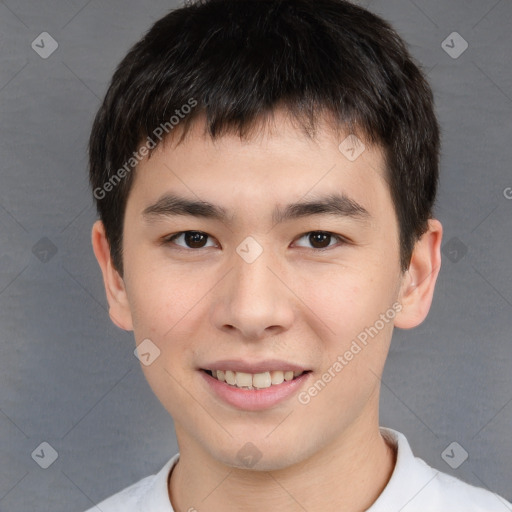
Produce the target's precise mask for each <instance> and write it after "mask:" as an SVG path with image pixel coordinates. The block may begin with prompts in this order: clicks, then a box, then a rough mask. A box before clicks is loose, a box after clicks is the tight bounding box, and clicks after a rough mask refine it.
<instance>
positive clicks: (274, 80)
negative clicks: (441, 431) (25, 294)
mask: <svg viewBox="0 0 512 512" xmlns="http://www.w3.org/2000/svg"><path fill="white" fill-rule="evenodd" d="M438 154H439V129H438V124H437V120H436V117H435V114H434V107H433V99H432V93H431V90H430V88H429V86H428V84H427V82H426V80H425V78H424V76H423V75H422V73H421V71H420V70H419V69H418V67H417V66H416V65H415V64H414V62H413V61H412V59H411V57H410V56H409V54H408V52H407V50H406V48H405V46H404V43H403V42H402V41H401V39H400V38H399V37H398V35H397V34H396V33H395V32H394V31H393V30H392V28H391V27H390V26H389V25H388V24H387V23H386V22H384V21H383V20H381V19H380V18H378V17H376V16H375V15H373V14H371V13H369V12H367V11H366V10H364V9H362V8H360V7H357V6H355V5H353V4H350V3H348V2H345V1H342V0H315V1H313V0H281V1H277V0H204V1H201V2H198V3H196V4H189V5H187V6H186V7H184V8H181V9H177V10H175V11H173V12H171V13H170V14H169V15H168V16H166V17H165V18H163V19H161V20H160V21H158V22H157V23H156V24H155V25H154V26H153V27H152V28H151V30H150V31H149V32H148V34H147V35H146V36H145V37H144V38H143V39H142V40H141V41H140V42H139V43H138V44H137V45H135V46H134V48H133V49H132V50H131V51H130V52H129V54H128V55H127V56H126V58H125V59H124V60H123V61H122V63H121V64H120V66H119V68H118V69H117V71H116V73H115V75H114V77H113V81H112V84H111V87H110V89H109V91H108V93H107V95H106V98H105V101H104V103H103V105H102V106H101V108H100V110H99V112H98V115H97V117H96V120H95V123H94V127H93V130H92V135H91V140H90V178H91V183H92V188H93V191H94V196H95V198H96V200H97V206H98V211H99V215H100V219H101V220H100V221H98V222H96V224H95V225H94V228H93V233H92V243H93V247H94V252H95V254H96V257H97V259H98V262H99V264H100V267H101V270H102V272H103V277H104V283H105V288H106V293H107V298H108V302H109V306H110V316H111V318H112V321H113V322H114V323H115V324H116V325H118V326H119V327H120V328H122V329H126V330H133V331H134V335H135V340H136V344H137V353H138V356H139V358H140V360H141V363H142V369H143V371H144V373H145V376H146V377H147V379H148V382H149V384H150V386H151V387H152V389H153V391H154V392H155V394H156V395H157V397H158V398H159V399H160V401H161V402H162V404H163V405H164V407H165V408H166V409H167V410H168V411H169V413H170V414H171V415H172V417H173V419H174V424H175V429H176V435H177V441H178V445H179V452H180V453H179V455H176V456H174V457H173V458H172V459H171V460H170V461H169V462H168V464H166V465H165V467H164V468H162V469H161V470H160V471H159V472H158V473H157V474H156V475H154V476H151V477H147V478H145V479H143V480H141V481H140V482H138V483H136V484H134V485H133V486H131V487H129V488H127V489H125V490H124V491H122V492H120V493H118V494H117V495H115V496H113V497H111V498H109V499H107V500H106V501H104V502H103V503H100V504H99V505H98V506H97V507H94V508H92V509H91V510H101V511H103V512H110V511H123V512H129V511H145V512H157V511H158V512H164V511H165V512H169V511H173V510H174V511H175V512H186V511H188V512H193V511H199V512H202V511H207V512H218V511H230V512H231V511H244V512H248V511H249V512H250V511H256V510H257V511H260V510H279V511H280V512H292V511H309V512H315V511H323V512H330V511H332V512H334V511H339V510H343V511H346V512H355V511H363V510H367V511H371V512H391V511H399V510H400V511H404V512H412V511H416V512H429V511H430V512H434V511H435V512H444V511H450V512H454V511H461V512H462V511H464V512H470V511H475V512H476V511H482V512H483V511H486V512H489V511H496V512H502V511H503V512H505V511H507V510H512V507H511V505H510V504H508V503H506V502H505V500H503V499H502V498H500V497H499V496H497V495H496V494H493V493H491V492H489V491H487V490H484V489H480V488H476V487H472V486H470V485H468V484H466V483H463V482H462V481H460V480H457V479H455V478H453V477H451V476H448V475H445V474H443V473H440V472H438V471H436V470H434V469H432V468H430V467H429V466H427V465H426V464H425V463H424V462H423V461H421V460H420V459H417V458H415V457H414V456H413V454H412V452H411V449H410V447H409V445H408V442H407V440H406V438H405V437H404V436H403V435H402V434H401V433H399V432H397V431H395V430H392V429H389V428H384V427H379V414H378V412H379V391H380V377H381V375H382V371H383V368H384V363H385V360H386V356H387V353H388V349H389V345H390V342H391V336H392V332H393V328H394V327H399V328H404V329H407V328H412V327H414V326H417V325H418V324H420V323H421V322H422V321H423V320H424V319H425V317H426V315H427V313H428V310H429V308H430V304H431V300H432V296H433V292H434V286H435V282H436V279H437V276H438V273H439V268H440V264H441V258H440V245H441V237H442V227H441V224H440V223H439V222H438V221H437V220H435V219H434V218H433V217H432V205H433V202H434V198H435V194H436V188H437V181H438Z"/></svg>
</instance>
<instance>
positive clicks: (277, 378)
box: [270, 370, 284, 384]
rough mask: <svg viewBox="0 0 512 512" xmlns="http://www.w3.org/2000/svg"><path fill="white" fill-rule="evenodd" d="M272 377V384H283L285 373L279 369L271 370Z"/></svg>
mask: <svg viewBox="0 0 512 512" xmlns="http://www.w3.org/2000/svg"><path fill="white" fill-rule="evenodd" d="M270 379H271V382H272V384H281V383H282V382H284V373H283V372H281V371H279V370H277V371H274V372H270Z"/></svg>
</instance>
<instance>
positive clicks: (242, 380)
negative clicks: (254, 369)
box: [235, 372, 252, 388]
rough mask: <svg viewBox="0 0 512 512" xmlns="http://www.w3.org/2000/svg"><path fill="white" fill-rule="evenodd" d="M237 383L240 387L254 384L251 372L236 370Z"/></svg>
mask: <svg viewBox="0 0 512 512" xmlns="http://www.w3.org/2000/svg"><path fill="white" fill-rule="evenodd" d="M235 378H236V385H237V386H238V387H239V388H243V387H245V388H248V387H249V386H252V375H251V374H250V373H243V372H236V374H235Z"/></svg>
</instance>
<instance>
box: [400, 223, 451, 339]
mask: <svg viewBox="0 0 512 512" xmlns="http://www.w3.org/2000/svg"><path fill="white" fill-rule="evenodd" d="M428 226H429V227H428V230H427V231H426V232H425V233H424V234H423V235H422V237H421V238H420V239H419V240H418V241H417V242H416V244H415V246H414V250H413V253H412V256H411V262H410V265H409V268H408V270H407V271H406V272H405V273H404V276H403V281H402V285H401V288H400V295H399V302H400V303H401V305H402V310H401V311H400V313H399V314H398V315H397V316H396V318H395V327H399V328H401V329H411V328H413V327H416V326H418V325H420V324H421V323H422V322H423V321H424V320H425V318H426V317H427V314H428V312H429V310H430V306H431V304H432V298H433V296H434V288H435V285H436V281H437V276H438V275H439V270H440V269H441V240H442V236H443V227H442V225H441V223H440V222H439V221H438V220H436V219H430V220H429V224H428Z"/></svg>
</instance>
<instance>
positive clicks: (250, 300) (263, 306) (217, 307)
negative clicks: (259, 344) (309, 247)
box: [213, 250, 295, 340]
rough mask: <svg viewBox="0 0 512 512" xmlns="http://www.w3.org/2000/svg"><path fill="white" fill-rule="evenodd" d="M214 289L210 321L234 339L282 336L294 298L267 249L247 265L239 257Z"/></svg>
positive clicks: (276, 262)
mask: <svg viewBox="0 0 512 512" xmlns="http://www.w3.org/2000/svg"><path fill="white" fill-rule="evenodd" d="M231 260H232V261H231V263H232V265H233V266H232V267H231V268H232V269H231V271H230V272H229V273H228V275H227V276H226V277H225V279H223V280H222V283H220V286H218V287H216V290H215V303H214V311H213V321H214V323H215V325H216V327H217V328H218V329H220V330H223V331H225V332H228V333H231V334H233V335H235V336H237V337H238V338H244V339H247V340H260V339H263V338H265V337H267V336H270V335H275V334H279V333H282V332H284V331H286V330H287V329H289V328H290V326H291V325H292V323H293V319H294V310H295V309H294V304H293V298H294V295H293V293H292V291H291V290H290V288H289V286H290V284H289V283H288V281H289V279H288V278H287V277H286V274H285V273H284V272H283V271H282V270H280V269H282V267H283V266H282V265H280V264H279V262H278V261H277V257H276V256H275V255H273V254H272V253H271V251H269V250H264V251H263V252H262V254H261V255H260V256H259V257H258V258H257V259H256V260H255V261H253V262H251V263H249V262H247V261H246V260H244V259H243V258H242V257H241V256H239V254H237V253H235V254H234V255H233V257H232V258H231Z"/></svg>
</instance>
